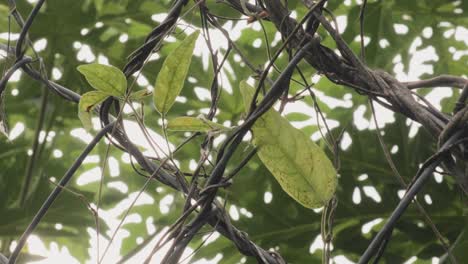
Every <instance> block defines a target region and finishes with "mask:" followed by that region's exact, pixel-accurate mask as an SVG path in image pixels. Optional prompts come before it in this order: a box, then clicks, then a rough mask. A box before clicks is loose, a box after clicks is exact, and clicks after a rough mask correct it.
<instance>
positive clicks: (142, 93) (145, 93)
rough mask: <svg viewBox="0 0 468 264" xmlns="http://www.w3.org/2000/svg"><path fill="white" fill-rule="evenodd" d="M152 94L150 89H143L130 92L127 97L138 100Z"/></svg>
mask: <svg viewBox="0 0 468 264" xmlns="http://www.w3.org/2000/svg"><path fill="white" fill-rule="evenodd" d="M152 94H153V93H152V92H151V91H149V90H146V89H144V90H140V91H136V92H133V93H131V94H130V97H129V99H130V100H135V101H140V100H142V99H143V98H145V97H147V96H150V95H152Z"/></svg>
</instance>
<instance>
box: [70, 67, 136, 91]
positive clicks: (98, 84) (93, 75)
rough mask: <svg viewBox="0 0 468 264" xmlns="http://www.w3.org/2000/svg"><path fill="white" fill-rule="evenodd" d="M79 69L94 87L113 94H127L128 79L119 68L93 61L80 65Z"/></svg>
mask: <svg viewBox="0 0 468 264" xmlns="http://www.w3.org/2000/svg"><path fill="white" fill-rule="evenodd" d="M77 69H78V71H79V72H80V73H81V74H83V75H84V76H85V78H86V80H87V81H88V83H89V84H90V85H91V86H92V87H93V88H94V89H96V90H98V91H101V92H103V93H106V94H108V95H113V96H124V95H125V90H126V89H127V79H126V78H125V75H124V74H123V72H122V71H120V70H119V69H118V68H116V67H114V66H110V65H103V64H97V63H93V64H85V65H80V66H78V68H77Z"/></svg>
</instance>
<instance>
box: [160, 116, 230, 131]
mask: <svg viewBox="0 0 468 264" xmlns="http://www.w3.org/2000/svg"><path fill="white" fill-rule="evenodd" d="M167 129H168V130H172V131H186V132H208V131H215V130H226V129H228V128H226V127H224V126H223V125H220V124H218V123H215V122H213V121H210V120H207V119H204V118H198V117H190V116H182V117H177V118H175V119H173V120H170V121H169V123H168V124H167Z"/></svg>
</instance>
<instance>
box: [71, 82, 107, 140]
mask: <svg viewBox="0 0 468 264" xmlns="http://www.w3.org/2000/svg"><path fill="white" fill-rule="evenodd" d="M107 97H109V95H108V94H106V93H103V92H100V91H91V92H87V93H85V94H83V95H82V96H81V99H80V103H79V104H78V117H79V118H80V120H81V123H82V124H83V126H84V128H85V129H86V130H88V131H89V130H91V129H92V128H93V126H92V123H91V111H92V110H93V109H94V107H96V105H98V104H100V103H102V102H103V101H104V100H106V98H107Z"/></svg>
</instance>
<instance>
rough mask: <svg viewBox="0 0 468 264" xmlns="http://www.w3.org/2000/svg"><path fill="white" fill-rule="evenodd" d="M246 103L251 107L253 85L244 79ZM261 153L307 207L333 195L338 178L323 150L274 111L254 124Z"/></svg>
mask: <svg viewBox="0 0 468 264" xmlns="http://www.w3.org/2000/svg"><path fill="white" fill-rule="evenodd" d="M240 89H241V93H242V97H243V99H244V105H245V106H246V108H247V107H249V106H250V102H251V101H252V98H253V94H254V88H253V87H251V86H249V85H248V84H247V83H246V82H241V84H240ZM252 133H253V141H254V144H255V145H256V146H257V147H258V156H259V157H260V160H261V161H262V162H263V164H265V166H266V167H267V168H268V170H269V171H270V172H271V174H273V176H274V177H275V178H276V180H277V181H278V183H279V184H280V185H281V187H282V188H283V190H284V191H285V192H286V193H288V194H289V195H290V196H291V197H292V198H294V199H295V200H296V201H297V202H299V203H300V204H302V205H303V206H305V207H307V208H318V207H322V206H324V205H325V204H326V203H327V202H328V201H329V200H330V199H331V198H332V197H333V195H334V193H335V189H336V185H337V178H336V171H335V168H334V167H333V164H332V163H331V161H330V160H329V159H328V157H327V155H326V154H325V153H324V152H323V150H322V149H321V148H320V147H319V146H317V145H316V144H315V143H314V142H313V141H312V140H310V138H308V137H307V136H306V135H305V134H304V133H303V132H302V131H301V130H299V129H297V128H295V127H293V126H292V125H291V124H290V123H289V122H288V120H286V119H285V118H284V117H282V116H281V115H280V114H279V113H278V112H276V111H275V110H269V111H267V112H266V113H265V114H264V115H262V116H261V117H260V118H259V119H258V120H257V121H256V122H255V124H254V125H253V127H252Z"/></svg>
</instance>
